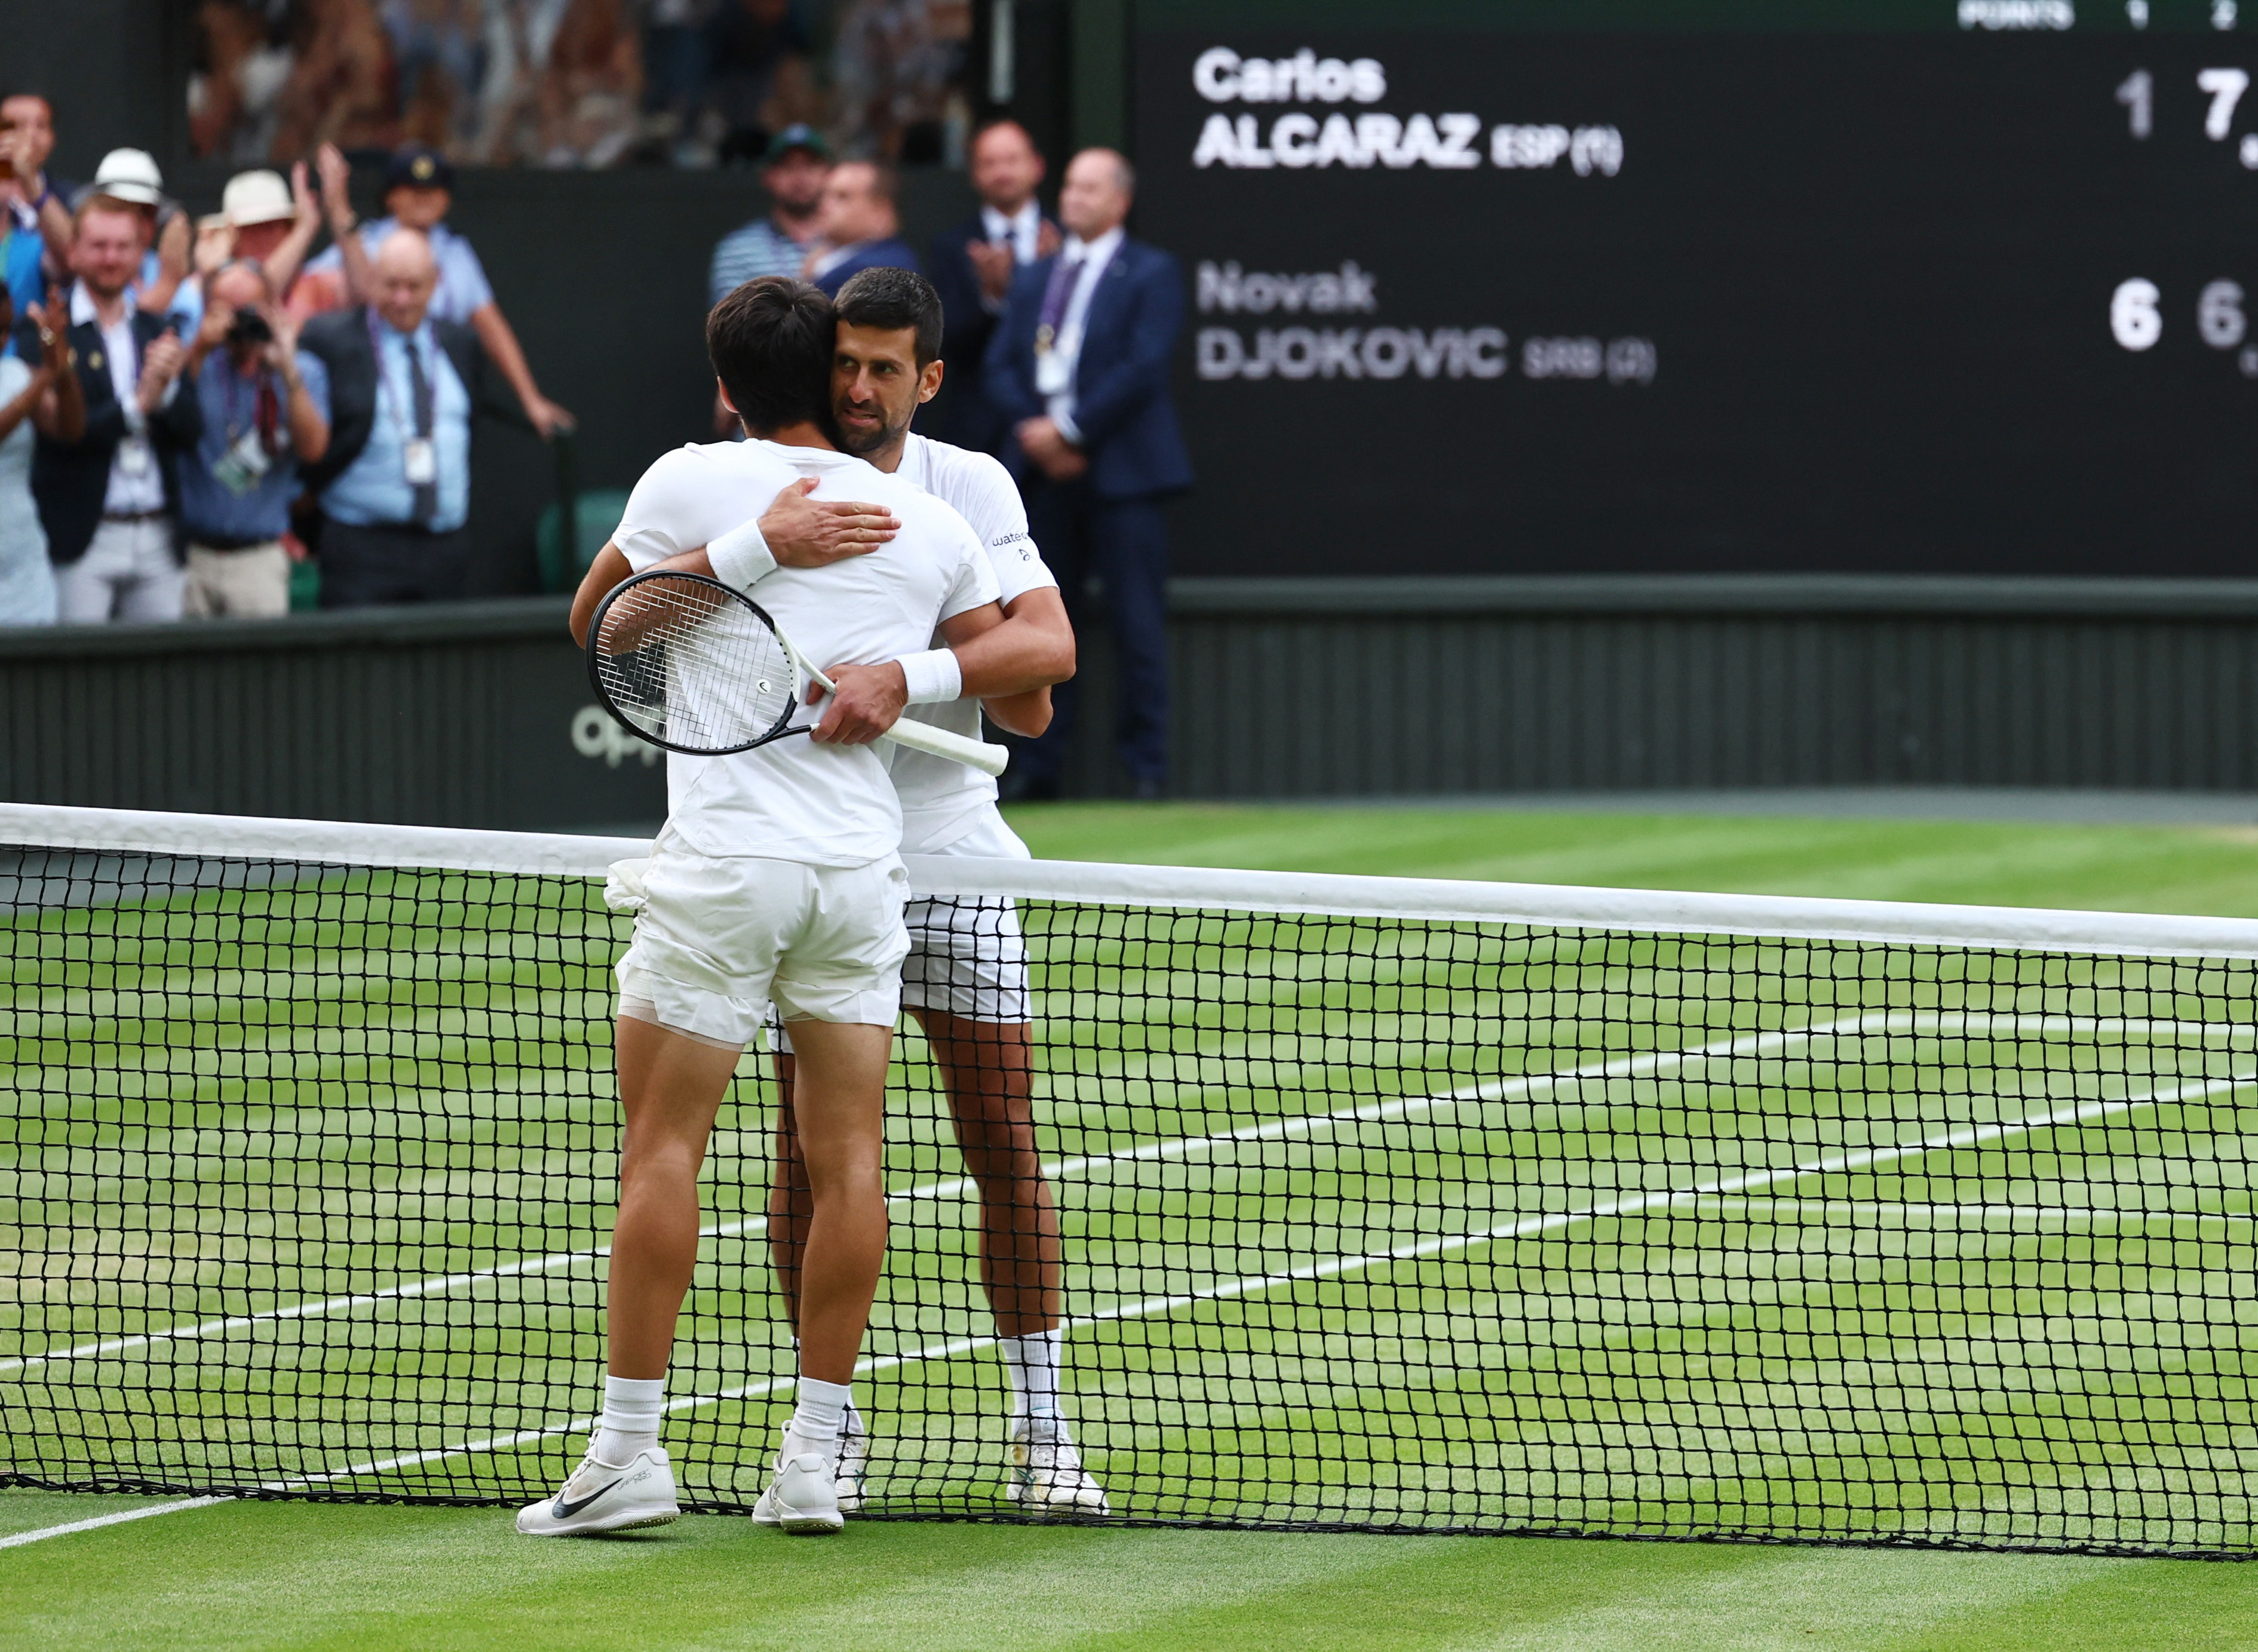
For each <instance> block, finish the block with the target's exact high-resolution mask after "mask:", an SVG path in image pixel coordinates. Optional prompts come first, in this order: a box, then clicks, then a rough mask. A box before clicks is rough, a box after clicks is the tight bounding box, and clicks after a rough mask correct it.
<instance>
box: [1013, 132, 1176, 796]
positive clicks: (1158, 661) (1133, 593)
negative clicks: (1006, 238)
mask: <svg viewBox="0 0 2258 1652" xmlns="http://www.w3.org/2000/svg"><path fill="white" fill-rule="evenodd" d="M1135 189H1136V174H1134V173H1133V172H1132V171H1131V170H1130V167H1129V163H1128V162H1127V161H1126V160H1124V159H1123V158H1122V157H1121V156H1119V155H1118V154H1116V153H1115V152H1113V151H1112V150H1111V149H1085V150H1083V152H1082V153H1080V154H1078V155H1076V157H1075V158H1074V161H1073V164H1072V165H1070V166H1069V167H1067V169H1066V186H1065V188H1062V190H1061V191H1060V192H1059V216H1060V217H1061V218H1062V219H1063V220H1065V223H1066V229H1067V242H1066V245H1065V247H1064V248H1063V249H1062V251H1061V252H1060V253H1059V255H1058V256H1057V257H1056V258H1054V259H1044V260H1043V261H1042V262H1040V263H1038V264H1033V265H1030V266H1027V267H1026V269H1024V270H1021V271H1020V272H1019V275H1018V277H1017V278H1016V279H1015V280H1013V281H1012V290H1011V294H1010V296H1009V297H1008V298H1007V299H1006V300H1005V305H1004V314H1003V316H1002V319H1001V320H1000V321H998V323H997V327H996V333H995V337H993V338H992V339H991V341H990V343H989V347H988V360H987V364H986V365H987V374H986V377H987V380H988V384H987V388H988V394H989V398H990V400H991V401H994V402H995V404H996V406H997V408H998V410H999V411H1000V412H1002V413H1003V414H1004V415H1005V417H1007V418H1008V419H1010V420H1011V422H1012V436H1011V440H1010V443H1008V445H1007V446H1006V448H1005V454H1004V459H1005V464H1009V465H1011V466H1012V471H1013V474H1015V475H1016V476H1018V477H1019V486H1020V488H1021V489H1022V491H1024V492H1025V493H1026V500H1027V525H1028V527H1029V528H1030V530H1031V531H1032V532H1033V535H1034V538H1035V542H1036V543H1037V544H1039V545H1040V546H1041V547H1042V548H1043V557H1044V558H1045V560H1047V562H1049V564H1051V566H1052V568H1053V569H1054V570H1055V571H1056V572H1057V574H1058V578H1059V591H1060V593H1061V594H1062V596H1064V597H1065V599H1066V602H1067V613H1068V615H1069V618H1071V619H1072V620H1074V621H1075V628H1076V630H1077V631H1079V630H1080V629H1081V628H1082V606H1083V592H1084V586H1085V585H1086V582H1087V576H1088V575H1090V574H1091V573H1095V574H1097V576H1098V578H1100V579H1101V580H1103V581H1104V585H1105V607H1106V613H1107V616H1108V618H1109V619H1110V620H1111V622H1112V629H1113V642H1114V649H1115V652H1116V655H1117V656H1118V661H1119V674H1120V700H1121V716H1120V722H1119V726H1118V728H1117V730H1116V738H1117V740H1118V742H1119V748H1120V753H1121V761H1122V764H1123V766H1124V767H1125V769H1128V771H1129V777H1130V782H1131V784H1132V786H1133V790H1134V793H1135V795H1136V796H1138V797H1140V798H1158V797H1160V796H1161V795H1162V793H1163V791H1164V790H1165V788H1166V786H1167V783H1168V526H1167V522H1166V521H1165V520H1164V518H1163V517H1162V514H1161V504H1162V501H1163V500H1167V499H1168V497H1169V496H1170V495H1172V494H1175V493H1182V492H1183V491H1184V490H1185V489H1186V488H1188V487H1189V486H1191V482H1192V468H1191V461H1190V459H1189V457H1186V455H1185V452H1184V443H1183V437H1182V435H1181V434H1180V433H1179V431H1178V430H1177V429H1176V412H1175V406H1174V405H1173V404H1172V403H1171V402H1170V401H1169V400H1168V361H1169V358H1170V356H1171V355H1172V354H1173V353H1174V351H1175V343H1176V335H1177V333H1178V332H1179V331H1181V330H1182V326H1183V319H1184V287H1183V275H1182V270H1181V269H1180V268H1179V267H1178V266H1177V264H1176V261H1175V259H1173V258H1171V257H1169V256H1168V254H1167V253H1166V252H1161V250H1160V249H1159V248H1157V247H1150V246H1147V245H1145V244H1144V243H1142V242H1141V241H1132V240H1130V239H1128V238H1127V237H1126V236H1125V234H1124V233H1123V231H1122V227H1121V226H1122V223H1123V221H1124V220H1125V219H1126V218H1127V217H1128V216H1129V204H1130V201H1131V199H1132V198H1133V195H1134V192H1135ZM1060 690H1062V691H1060ZM1060 690H1054V691H1053V693H1052V705H1053V708H1054V709H1053V714H1052V718H1051V727H1050V729H1049V732H1047V734H1044V735H1043V737H1042V738H1041V739H1040V740H1039V741H1035V742H1034V743H1033V747H1032V748H1030V749H1029V751H1028V752H1027V754H1026V757H1025V759H1024V760H1023V762H1020V763H1019V764H1016V765H1014V766H1015V767H1016V768H1018V769H1019V770H1020V775H1021V777H1020V781H1019V787H1018V793H1019V796H1022V797H1026V798H1046V797H1056V796H1057V795H1058V791H1059V783H1060V776H1061V774H1062V770H1063V768H1064V760H1065V755H1066V743H1067V741H1068V739H1069V736H1070V734H1071V731H1072V727H1073V723H1074V713H1075V701H1076V695H1075V691H1074V685H1073V684H1061V685H1060Z"/></svg>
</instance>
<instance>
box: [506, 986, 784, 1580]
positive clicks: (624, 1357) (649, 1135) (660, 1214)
mask: <svg viewBox="0 0 2258 1652" xmlns="http://www.w3.org/2000/svg"><path fill="white" fill-rule="evenodd" d="M656 1013H657V1010H656V1007H655V1006H653V1005H651V1004H650V1003H647V1002H644V1001H630V1002H629V1003H624V1004H623V1005H622V1008H621V1016H620V1020H619V1026H618V1031H617V1032H616V1034H615V1041H616V1042H615V1047H616V1051H617V1055H618V1061H619V1076H620V1107H621V1114H622V1115H623V1117H624V1124H623V1128H622V1131H621V1141H620V1205H619V1216H618V1219H617V1221H616V1222H615V1223H614V1227H613V1230H612V1244H611V1266H610V1277H609V1282H608V1284H607V1288H606V1292H605V1318H606V1324H607V1332H608V1343H609V1360H608V1365H607V1371H608V1374H607V1377H606V1379H605V1381H604V1407H603V1412H602V1414H601V1416H600V1418H599V1420H598V1423H597V1427H596V1431H595V1435H594V1436H593V1438H592V1439H591V1440H590V1441H589V1443H588V1450H587V1454H586V1457H584V1458H583V1459H582V1461H581V1463H580V1466H579V1468H578V1469H576V1470H574V1471H573V1472H572V1476H571V1477H570V1478H568V1479H567V1480H566V1481H565V1483H564V1487H563V1489H561V1490H560V1491H559V1492H557V1495H556V1497H555V1498H553V1499H551V1500H546V1501H543V1502H540V1503H536V1504H534V1505H532V1506H531V1507H528V1508H525V1509H523V1510H522V1511H521V1512H520V1513H519V1514H518V1518H517V1528H518V1530H520V1531H521V1532H524V1533H526V1534H527V1535H531V1536H562V1535H569V1534H572V1533H584V1532H608V1531H623V1530H627V1529H628V1528H635V1527H642V1526H657V1525H664V1524H665V1523H666V1522H667V1521H671V1520H672V1519H674V1518H675V1516H676V1514H677V1513H678V1507H677V1504H676V1501H675V1495H674V1478H673V1471H672V1470H671V1466H670V1465H669V1464H668V1462H667V1457H666V1453H665V1451H664V1450H663V1449H662V1448H661V1447H660V1445H659V1443H658V1429H659V1422H660V1420H661V1419H662V1417H663V1416H664V1413H665V1403H666V1402H665V1387H666V1366H667V1361H668V1359H669V1358H670V1357H671V1354H672V1352H673V1350H674V1330H675V1322H676V1320H677V1319H678V1316H679V1315H680V1314H681V1311H682V1298H683V1295H684V1294H685V1292H686V1291H687V1290H688V1289H689V1287H690V1278H691V1274H692V1271H693V1270H694V1269H695V1268H696V1266H697V1264H698V1225H699V1224H698V1217H699V1209H698V1173H699V1168H700V1167H701V1166H703V1165H704V1163H705V1160H706V1146H707V1141H708V1139H709V1138H711V1137H712V1135H713V1131H714V1116H715V1114H716V1113H718V1112H719V1111H720V1110H721V1102H722V1099H723V1097H724V1096H726V1095H728V1088H729V1080H730V1078H731V1076H732V1075H733V1074H735V1071H736V1067H737V1059H738V1055H739V1053H740V1050H741V1048H742V1046H737V1045H734V1044H730V1043H728V1042H727V1041H726V1040H716V1039H703V1038H699V1037H698V1036H696V1035H694V1034H692V1033H689V1032H683V1031H680V1030H678V1029H675V1028H670V1027H666V1026H663V1025H659V1024H658V1022H657V1020H656V1019H655V1018H653V1017H655V1015H656Z"/></svg>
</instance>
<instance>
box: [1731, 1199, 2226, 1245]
mask: <svg viewBox="0 0 2258 1652" xmlns="http://www.w3.org/2000/svg"><path fill="white" fill-rule="evenodd" d="M1715 1199H1716V1202H1718V1203H1719V1204H1721V1205H1740V1206H1743V1207H1744V1208H1747V1209H1749V1211H1750V1214H1749V1215H1748V1216H1746V1217H1745V1218H1744V1220H1747V1221H1750V1222H1758V1221H1761V1220H1762V1217H1761V1216H1758V1215H1757V1214H1756V1208H1757V1207H1760V1206H1762V1207H1770V1208H1772V1209H1783V1210H1788V1211H1792V1212H1795V1213H1798V1214H1799V1215H1800V1213H1803V1212H1807V1211H1808V1212H1816V1213H1817V1214H1819V1215H1821V1216H1835V1215H1838V1214H1839V1215H1843V1216H1904V1217H1906V1218H1907V1220H1912V1219H1914V1218H1916V1217H1920V1216H1935V1217H1940V1218H1945V1219H1950V1218H1956V1217H1961V1216H1965V1217H1967V1218H1969V1219H1970V1220H1971V1221H1978V1222H1982V1221H1991V1220H1993V1219H1995V1218H1996V1219H2006V1220H2013V1221H2033V1222H2056V1221H2059V1222H2095V1223H2126V1224H2129V1223H2151V1222H2258V1210H2159V1209H2135V1208H2133V1207H2130V1206H2124V1205H2118V1206H2111V1205H2070V1204H1908V1203H1906V1202H1903V1201H1901V1200H1899V1201H1891V1200H1876V1199H1799V1198H1797V1197H1796V1196H1794V1195H1793V1194H1790V1195H1784V1196H1783V1195H1773V1194H1749V1193H1721V1194H1718V1195H1715ZM2010 1237H2013V1236H2010Z"/></svg>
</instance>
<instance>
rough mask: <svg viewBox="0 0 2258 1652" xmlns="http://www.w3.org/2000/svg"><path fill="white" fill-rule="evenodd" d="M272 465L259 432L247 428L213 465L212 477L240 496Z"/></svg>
mask: <svg viewBox="0 0 2258 1652" xmlns="http://www.w3.org/2000/svg"><path fill="white" fill-rule="evenodd" d="M273 468H274V461H273V459H271V458H269V457H267V454H266V444H265V443H262V442H260V441H259V432H258V431H257V430H256V429H251V430H245V432H244V433H243V434H242V435H241V436H238V437H237V438H236V441H235V444H234V445H233V446H232V447H231V448H229V449H228V450H227V452H226V454H225V455H224V456H223V457H222V458H221V459H220V461H219V463H218V464H215V465H213V466H212V468H211V473H212V480H214V481H215V482H217V483H218V484H219V485H220V486H222V487H224V488H225V489H226V490H227V491H228V492H229V493H233V494H234V495H236V496H237V497H238V499H239V498H241V497H242V496H243V495H244V494H245V493H250V492H251V491H252V489H253V488H255V487H257V486H259V482H260V481H261V480H262V479H264V478H265V477H266V472H267V471H271V470H273Z"/></svg>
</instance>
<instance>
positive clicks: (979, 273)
mask: <svg viewBox="0 0 2258 1652" xmlns="http://www.w3.org/2000/svg"><path fill="white" fill-rule="evenodd" d="M969 160H970V162H971V173H972V188H974V190H976V192H977V193H978V195H979V196H980V211H979V213H978V215H977V216H975V217H973V218H971V219H969V220H968V221H967V222H965V223H960V224H958V225H956V226H955V228H954V229H950V230H942V231H941V234H939V235H937V236H935V237H934V241H933V245H932V246H931V247H930V248H929V249H927V253H926V267H925V273H926V274H927V276H928V277H929V278H930V279H931V280H932V281H933V285H934V291H935V292H937V293H939V294H941V314H942V315H943V316H945V317H946V318H947V319H946V322H945V323H944V325H943V327H942V330H941V359H943V360H944V361H946V362H947V363H948V396H947V400H946V401H944V402H943V403H942V404H941V409H940V411H941V418H942V434H943V436H945V438H946V439H947V440H948V441H950V442H953V443H955V444H956V445H957V446H958V447H961V448H971V449H972V450H975V451H976V452H980V453H1000V452H1002V451H1003V449H1004V438H1005V436H1008V435H1009V434H1010V433H1011V426H1010V423H1009V422H1008V421H1006V420H1005V417H1004V415H1002V414H1001V413H999V412H998V411H997V408H996V404H995V403H994V402H992V401H989V399H988V392H987V389H986V387H985V386H984V384H983V375H982V373H981V367H982V365H983V361H984V359H985V358H986V356H987V354H988V341H989V339H990V338H991V337H993V336H994V334H995V331H996V318H997V317H998V316H1000V315H1002V314H1003V313H1004V299H1005V294H1008V293H1009V292H1010V291H1011V290H1012V277H1013V276H1014V275H1016V274H1018V273H1019V271H1020V270H1021V269H1023V268H1025V267H1026V266H1027V265H1030V264H1033V263H1035V262H1036V261H1037V260H1039V259H1047V258H1049V257H1050V256H1051V255H1052V254H1054V252H1057V251H1058V250H1059V248H1060V246H1062V245H1063V244H1064V241H1065V237H1064V236H1062V234H1061V233H1060V231H1059V227H1058V225H1057V224H1056V223H1054V222H1053V221H1052V220H1051V219H1049V218H1047V217H1046V216H1043V209H1042V207H1041V205H1040V202H1037V201H1036V199H1035V189H1036V187H1037V186H1038V185H1040V183H1041V182H1042V181H1043V157H1042V152H1041V151H1040V150H1039V149H1037V148H1036V147H1035V140H1034V139H1033V138H1030V137H1028V136H1027V129H1026V127H1024V126H1022V125H1020V124H1019V122H1017V121H1015V120H998V121H991V123H989V124H987V125H985V126H983V127H982V128H981V129H980V130H979V131H977V132H976V133H974V134H973V138H972V148H971V152H970V155H969Z"/></svg>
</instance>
